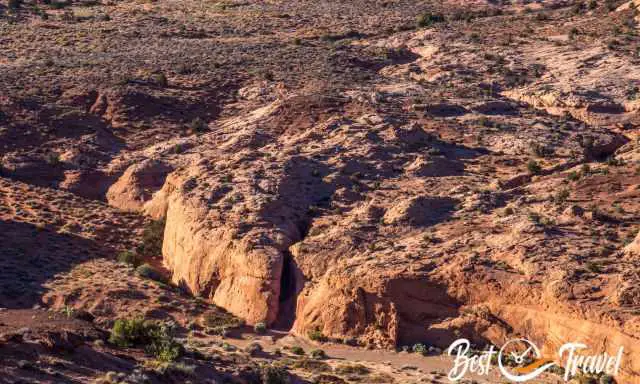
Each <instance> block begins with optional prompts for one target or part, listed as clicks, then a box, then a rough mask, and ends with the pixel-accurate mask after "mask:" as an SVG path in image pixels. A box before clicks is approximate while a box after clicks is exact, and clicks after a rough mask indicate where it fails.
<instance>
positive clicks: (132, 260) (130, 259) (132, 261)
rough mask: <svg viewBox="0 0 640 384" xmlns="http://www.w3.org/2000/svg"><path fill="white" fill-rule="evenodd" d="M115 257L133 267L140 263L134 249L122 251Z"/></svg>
mask: <svg viewBox="0 0 640 384" xmlns="http://www.w3.org/2000/svg"><path fill="white" fill-rule="evenodd" d="M117 259H118V261H119V262H121V263H125V264H129V265H133V266H134V267H137V266H139V265H140V259H139V258H138V255H137V254H136V253H135V252H134V251H122V252H120V253H119V254H118V257H117Z"/></svg>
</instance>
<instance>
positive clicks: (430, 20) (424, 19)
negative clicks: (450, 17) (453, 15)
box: [416, 12, 445, 28]
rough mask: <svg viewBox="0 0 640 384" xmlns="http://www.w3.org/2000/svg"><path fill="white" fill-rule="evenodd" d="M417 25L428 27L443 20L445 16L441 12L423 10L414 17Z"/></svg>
mask: <svg viewBox="0 0 640 384" xmlns="http://www.w3.org/2000/svg"><path fill="white" fill-rule="evenodd" d="M416 21H417V23H418V26H419V27H423V28H424V27H430V26H432V25H434V24H437V23H443V22H445V17H444V15H443V14H441V13H432V12H424V13H422V14H421V15H419V16H418V17H417V19H416Z"/></svg>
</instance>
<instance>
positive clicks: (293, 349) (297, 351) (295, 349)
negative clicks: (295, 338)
mask: <svg viewBox="0 0 640 384" xmlns="http://www.w3.org/2000/svg"><path fill="white" fill-rule="evenodd" d="M291 353H293V354H294V355H299V356H302V355H304V349H302V347H300V346H298V345H296V346H294V347H291Z"/></svg>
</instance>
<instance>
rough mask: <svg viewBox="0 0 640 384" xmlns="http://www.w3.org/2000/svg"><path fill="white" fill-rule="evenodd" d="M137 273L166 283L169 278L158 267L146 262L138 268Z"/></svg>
mask: <svg viewBox="0 0 640 384" xmlns="http://www.w3.org/2000/svg"><path fill="white" fill-rule="evenodd" d="M136 273H137V274H138V275H140V276H142V277H144V278H147V279H151V280H155V281H159V282H161V283H166V282H167V279H166V278H165V277H164V276H163V275H162V273H160V272H159V271H158V270H157V269H155V268H154V267H152V266H151V265H149V264H147V263H145V264H142V265H140V266H139V267H138V268H136Z"/></svg>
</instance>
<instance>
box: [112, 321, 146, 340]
mask: <svg viewBox="0 0 640 384" xmlns="http://www.w3.org/2000/svg"><path fill="white" fill-rule="evenodd" d="M144 340H145V325H144V319H142V318H139V317H136V318H133V319H118V320H116V322H115V323H114V324H113V328H112V329H111V336H110V337H109V342H110V343H111V344H114V345H116V346H118V347H133V346H134V345H137V344H141V343H143V342H144Z"/></svg>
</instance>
